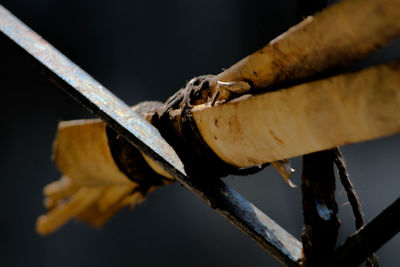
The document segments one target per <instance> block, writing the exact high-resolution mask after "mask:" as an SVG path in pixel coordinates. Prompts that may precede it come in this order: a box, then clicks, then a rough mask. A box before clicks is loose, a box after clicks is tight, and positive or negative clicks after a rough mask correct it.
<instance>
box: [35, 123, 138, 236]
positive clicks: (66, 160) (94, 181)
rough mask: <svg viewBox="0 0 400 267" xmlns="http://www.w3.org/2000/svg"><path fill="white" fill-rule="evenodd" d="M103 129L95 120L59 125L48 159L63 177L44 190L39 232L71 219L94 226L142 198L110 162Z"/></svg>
mask: <svg viewBox="0 0 400 267" xmlns="http://www.w3.org/2000/svg"><path fill="white" fill-rule="evenodd" d="M105 128H106V125H105V124H104V123H103V122H102V121H100V120H77V121H69V122H61V123H60V124H59V126H58V133H57V137H56V139H55V141H54V147H53V160H54V162H55V164H56V165H57V167H58V168H59V170H60V171H61V172H62V173H63V176H62V177H61V179H60V180H58V181H56V182H53V183H51V184H49V185H47V186H46V187H45V188H44V195H45V205H46V207H47V208H48V213H47V214H46V215H42V216H40V217H39V218H38V220H37V231H38V232H39V233H40V234H42V235H46V234H50V233H52V232H54V231H56V230H57V229H58V228H59V227H61V226H62V225H64V224H65V223H66V222H67V221H68V220H70V219H72V218H76V219H79V220H82V221H85V222H87V223H89V224H91V225H93V226H96V227H99V226H101V225H103V224H104V223H105V222H106V221H107V220H108V219H109V218H110V217H111V216H112V215H114V214H115V213H116V212H117V211H119V210H120V209H121V208H123V207H125V206H128V205H130V206H131V207H134V206H135V205H136V204H138V203H141V202H142V201H143V200H144V195H143V193H142V192H138V191H135V189H136V188H137V187H138V186H139V184H138V183H136V182H133V181H132V180H130V179H129V178H128V177H127V176H126V175H125V174H124V173H122V172H121V171H120V170H119V168H118V166H117V165H116V163H115V162H114V159H113V157H112V155H111V152H110V148H109V144H108V140H107V135H106V131H105Z"/></svg>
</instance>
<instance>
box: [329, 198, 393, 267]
mask: <svg viewBox="0 0 400 267" xmlns="http://www.w3.org/2000/svg"><path fill="white" fill-rule="evenodd" d="M399 231H400V198H398V199H397V200H396V201H394V202H393V203H392V204H391V205H390V206H389V207H387V208H386V209H384V210H383V211H382V212H381V213H380V214H379V215H378V216H376V217H375V218H374V219H373V220H372V221H370V222H369V223H367V224H366V225H365V226H363V227H362V228H361V229H360V230H358V231H357V232H355V233H354V234H353V235H352V236H351V237H349V238H348V239H347V240H346V241H345V242H344V243H343V244H342V245H340V246H339V247H338V248H337V249H336V251H335V253H334V255H333V256H332V257H331V258H329V259H328V260H327V261H326V265H327V266H332V267H333V266H358V265H359V264H361V263H362V262H363V261H365V260H366V258H367V257H368V256H369V255H371V254H372V253H374V252H375V251H376V250H378V249H379V248H380V247H381V246H382V245H383V244H385V243H386V242H387V241H389V240H390V239H391V238H392V237H394V236H395V235H396V234H397V233H398V232H399Z"/></svg>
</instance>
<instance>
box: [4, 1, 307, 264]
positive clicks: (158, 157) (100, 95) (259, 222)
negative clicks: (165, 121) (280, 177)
mask: <svg viewBox="0 0 400 267" xmlns="http://www.w3.org/2000/svg"><path fill="white" fill-rule="evenodd" d="M0 31H1V32H2V33H3V34H2V35H1V36H2V39H4V40H5V41H6V42H7V41H11V42H10V43H11V44H12V46H13V47H14V48H16V49H17V50H19V52H21V51H23V52H24V53H25V54H27V55H28V56H29V57H30V58H31V59H32V60H33V62H34V64H35V65H36V66H37V67H38V68H39V70H40V71H42V72H43V73H44V74H46V75H47V76H48V77H49V78H50V80H51V81H52V82H54V83H55V84H56V85H57V86H58V87H60V88H61V89H63V90H64V91H66V92H67V93H68V94H70V95H71V96H72V97H73V98H75V99H76V100H77V101H78V102H79V103H80V104H81V105H82V106H84V107H86V108H87V109H88V110H90V111H91V112H92V113H94V114H95V115H96V116H98V117H100V118H101V119H103V120H104V121H105V122H106V123H107V124H108V125H110V126H111V127H112V128H113V129H114V130H115V131H117V132H118V133H119V134H121V135H122V136H123V137H124V138H126V140H128V141H129V142H130V143H131V144H132V145H134V146H135V147H137V148H138V149H140V150H141V151H143V152H144V153H146V154H147V155H148V156H149V157H150V158H152V159H153V160H155V161H156V162H158V163H159V164H160V165H161V166H162V167H163V168H164V169H165V170H166V171H167V172H169V173H170V174H171V175H173V176H174V177H175V178H176V180H177V181H179V182H180V183H181V184H183V185H184V186H185V187H186V188H188V189H189V190H190V191H192V192H193V193H194V194H196V195H197V196H198V197H199V198H201V199H202V200H203V201H205V202H206V203H207V204H208V205H210V206H211V207H212V208H214V209H215V210H216V211H217V212H219V213H220V214H221V215H222V216H224V217H225V218H226V219H227V220H228V221H229V222H231V223H232V224H234V225H235V226H236V227H237V228H239V229H240V230H241V231H243V232H244V233H246V234H247V235H248V236H249V237H250V238H252V239H253V240H254V241H255V242H256V243H257V244H258V245H259V246H260V247H262V248H263V249H264V250H266V251H267V252H269V253H270V254H271V255H272V256H273V257H275V258H276V259H277V260H279V261H280V262H281V263H283V264H285V265H288V266H297V265H298V261H299V260H300V259H301V250H302V247H301V243H300V242H299V241H298V240H297V239H295V238H294V237H293V236H291V235H290V234H289V233H287V232H286V231H285V230H284V229H283V228H282V227H280V226H279V225H278V224H277V223H275V222H274V221H273V220H272V219H270V218H269V217H268V216H267V215H265V214H264V213H263V212H262V211H260V210H259V209H258V208H257V207H255V206H254V205H253V204H251V203H250V202H248V201H247V200H246V199H244V198H243V197H242V196H241V195H240V194H238V193H237V192H236V191H234V190H233V189H231V188H230V187H228V186H227V185H226V184H225V183H223V182H222V181H221V180H219V179H216V180H213V181H207V182H204V181H201V180H199V179H192V178H191V177H188V176H187V175H186V174H185V171H184V166H183V164H182V162H181V160H180V159H179V157H178V156H177V155H176V153H175V151H174V150H173V149H172V147H171V146H170V145H169V144H168V143H167V142H166V141H165V140H164V139H163V138H162V137H161V135H160V134H159V132H158V130H157V129H156V128H154V127H153V126H152V125H151V124H149V123H148V122H147V121H145V120H144V119H142V118H141V117H140V116H139V115H138V114H137V113H136V112H134V111H132V110H131V109H130V108H129V107H128V106H127V105H126V104H125V103H124V102H122V101H121V100H120V99H118V98H117V97H116V96H115V95H113V94H112V93H111V92H110V91H108V90H107V89H106V88H105V87H103V86H102V85H101V84H100V83H98V82H97V81H96V80H95V79H93V78H92V77H91V76H89V75H88V74H87V73H86V72H84V71H83V70H82V69H81V68H79V67H78V66H77V65H75V64H74V63H73V62H71V61H70V60H69V59H68V58H67V57H65V56H64V55H63V54H61V53H60V52H59V51H58V50H56V49H55V48H54V47H52V46H51V45H50V44H49V43H48V42H46V41H45V40H44V39H43V38H41V37H40V36H39V35H38V34H36V33H35V32H34V31H32V30H31V29H30V28H28V27H27V26H26V25H25V24H23V23H22V22H21V21H20V20H18V19H17V18H16V17H15V16H13V15H12V14H11V13H10V12H9V11H8V10H6V9H5V8H4V7H2V6H1V5H0ZM21 49H22V50H21Z"/></svg>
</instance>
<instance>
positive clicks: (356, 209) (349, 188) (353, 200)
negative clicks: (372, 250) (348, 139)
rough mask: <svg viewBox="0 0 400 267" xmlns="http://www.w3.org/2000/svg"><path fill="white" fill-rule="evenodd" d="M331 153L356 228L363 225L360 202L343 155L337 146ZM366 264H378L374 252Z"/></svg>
mask: <svg viewBox="0 0 400 267" xmlns="http://www.w3.org/2000/svg"><path fill="white" fill-rule="evenodd" d="M333 153H334V154H335V156H334V160H335V164H336V167H337V168H338V171H339V177H340V181H341V183H342V185H343V187H344V189H345V191H346V194H347V199H348V200H349V202H350V205H351V208H352V210H353V214H354V218H355V224H356V229H357V230H358V229H360V228H361V227H362V226H364V225H365V222H364V218H363V214H362V211H361V203H360V200H359V198H358V196H357V193H356V191H355V190H354V187H353V184H352V183H351V181H350V177H349V173H348V172H347V168H346V164H345V162H344V157H343V155H342V152H341V151H340V148H339V147H337V148H335V149H333ZM367 266H368V267H372V266H375V267H377V266H379V264H378V260H377V259H376V255H375V254H371V255H370V256H369V257H368V259H367Z"/></svg>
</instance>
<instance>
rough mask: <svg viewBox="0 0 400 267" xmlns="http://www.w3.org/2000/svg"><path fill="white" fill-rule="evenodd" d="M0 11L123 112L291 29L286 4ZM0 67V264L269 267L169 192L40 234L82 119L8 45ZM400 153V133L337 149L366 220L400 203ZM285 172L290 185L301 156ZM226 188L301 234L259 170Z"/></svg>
mask: <svg viewBox="0 0 400 267" xmlns="http://www.w3.org/2000/svg"><path fill="white" fill-rule="evenodd" d="M1 4H3V5H4V6H5V7H6V8H8V9H9V10H10V11H11V12H13V13H14V14H15V15H16V16H17V17H19V18H20V19H21V20H22V21H23V22H25V23H26V24H27V25H29V26H30V27H31V28H32V29H34V30H35V31H36V32H38V33H39V34H41V35H42V36H43V37H44V38H45V39H46V40H48V41H49V42H50V43H51V44H53V45H54V46H55V47H57V48H58V49H59V50H60V51H61V52H63V53H64V54H65V55H66V56H68V57H69V58H70V59H72V61H74V62H75V63H77V64H78V65H79V66H81V67H82V68H83V69H85V70H86V71H87V72H88V73H90V74H91V75H92V76H93V77H95V78H96V79H98V80H99V81H100V82H101V83H102V84H104V85H105V86H106V87H107V88H109V89H110V90H111V91H112V92H114V93H115V94H116V95H117V96H119V97H120V98H122V99H123V100H124V101H126V102H127V103H128V104H130V105H134V104H136V103H138V102H140V101H144V100H160V101H164V100H165V99H166V98H167V97H168V96H170V95H171V94H173V93H174V92H175V91H176V90H177V89H179V88H180V87H182V86H183V85H184V84H185V82H186V81H187V80H189V79H190V78H192V77H194V76H197V75H200V74H216V73H218V72H220V71H221V70H222V69H223V68H227V67H229V66H230V65H232V64H233V63H235V62H236V61H238V60H239V59H241V58H242V57H244V56H246V55H247V54H249V53H251V52H253V51H255V50H256V49H258V48H260V47H262V46H263V45H265V44H266V43H267V42H268V41H269V40H271V39H273V38H274V37H276V36H277V35H278V34H280V33H281V32H283V31H285V30H286V29H288V28H289V27H290V26H292V25H294V24H295V23H296V1H295V0H284V1H283V0H281V1H229V0H220V1H211V0H207V1H205V0H203V1H185V0H171V1H120V0H114V1H111V2H110V1H78V0H68V1H67V0H58V1H50V0H35V1H31V0H2V1H1ZM355 12H357V11H356V10H355ZM327 30H329V29H327ZM399 47H400V44H399V41H397V42H394V43H393V44H390V45H389V46H388V47H386V48H384V49H383V50H382V51H379V52H378V53H375V54H374V55H372V56H370V57H368V59H367V60H364V61H363V63H361V65H362V64H370V63H371V62H379V61H382V60H387V59H390V58H396V57H400V55H399V50H400V49H399ZM0 58H1V72H0V73H1V88H2V90H1V105H0V114H1V118H2V123H1V131H0V146H1V149H0V171H1V180H0V201H1V215H0V266H77V267H78V266H279V264H278V263H277V262H276V261H275V260H274V259H273V258H272V257H271V256H269V255H268V254H266V253H265V252H264V251H262V250H261V249H260V248H259V247H257V246H256V245H255V244H254V243H253V242H252V241H250V240H249V239H248V238H247V237H246V236H244V235H243V234H242V233H241V232H239V231H238V230H236V228H234V227H233V226H232V225H230V224H229V223H228V222H227V221H225V220H224V219H223V218H222V217H221V216H219V215H218V214H217V213H215V212H214V211H213V210H212V209H210V208H209V207H208V206H206V205H205V204H204V203H202V202H201V201H200V200H198V199H197V198H196V197H195V196H194V195H192V194H191V193H190V192H188V191H187V190H186V189H185V188H183V187H181V186H179V185H178V184H174V185H171V186H168V187H165V188H162V189H160V190H158V191H156V192H155V193H153V194H151V195H150V196H149V198H148V199H147V201H146V202H145V203H144V204H142V205H140V206H138V207H137V208H136V209H135V210H134V211H131V210H129V209H126V210H124V211H122V212H120V213H119V214H117V215H116V216H115V217H114V218H112V219H111V221H110V222H109V223H107V224H106V225H105V226H104V227H103V228H101V229H100V230H96V229H93V228H91V227H89V226H87V225H85V224H82V223H75V222H71V223H69V224H68V225H66V226H65V227H63V228H62V229H61V230H59V231H58V232H56V233H55V234H53V235H51V236H48V237H40V236H39V235H38V234H36V232H35V220H36V218H37V216H39V215H40V214H43V213H44V212H45V208H44V206H43V204H42V188H43V186H44V185H45V184H47V183H49V182H51V181H54V180H55V179H57V178H58V177H59V175H60V174H59V173H58V171H57V170H56V168H55V167H54V166H53V164H52V162H51V160H50V155H51V146H52V141H53V138H54V134H55V132H56V127H57V123H58V122H59V121H61V120H70V119H78V118H88V117H91V115H90V114H89V113H88V112H87V111H86V110H84V109H83V108H81V107H80V106H79V105H78V104H77V103H75V102H74V101H73V100H72V99H70V98H69V97H68V96H67V95H65V94H64V93H63V92H62V91H60V90H59V89H58V88H55V87H54V86H53V85H52V84H51V83H50V82H48V81H47V79H46V78H45V77H43V76H41V75H40V74H39V73H38V72H37V71H36V70H35V69H34V68H33V67H32V66H31V65H29V63H28V62H27V61H26V59H25V58H24V57H22V56H21V55H19V54H15V53H14V52H13V51H12V50H10V49H9V47H8V46H7V44H6V43H4V42H2V43H0ZM399 147H400V136H398V135H397V136H393V137H389V138H384V139H380V140H375V141H372V142H367V143H363V144H357V145H351V146H347V147H345V148H344V155H345V157H346V159H347V163H348V167H349V171H350V175H351V178H352V180H353V183H354V184H355V187H356V189H357V190H358V193H359V195H360V198H361V202H362V205H363V209H364V213H365V217H366V219H367V220H370V219H371V218H373V217H374V216H376V215H377V214H378V213H379V212H380V211H381V210H382V208H384V207H386V206H387V205H389V204H390V203H391V202H392V201H394V200H395V199H396V198H397V197H398V196H399V186H400V180H399V178H398V172H399V171H398V165H399V163H400V152H399V151H398V148H399ZM293 165H294V167H295V168H296V169H297V170H298V172H297V174H296V175H295V177H294V182H295V183H297V184H298V185H299V184H300V179H299V175H300V173H301V159H300V158H295V159H293ZM226 180H227V182H228V183H229V184H231V185H232V186H233V187H234V188H236V189H237V190H238V191H239V192H241V193H242V194H243V195H244V196H245V197H246V198H248V199H249V200H251V201H252V202H253V203H255V204H256V205H257V206H259V207H260V208H261V209H262V210H263V211H264V212H266V213H267V214H268V215H269V216H270V217H272V218H273V219H274V220H275V221H277V222H278V223H279V224H281V225H282V226H283V227H284V228H286V229H287V230H288V231H289V232H290V233H292V234H293V235H294V236H295V237H297V238H300V235H301V229H302V222H303V219H302V214H301V195H300V191H299V189H292V188H289V187H288V186H287V185H286V184H285V182H284V181H283V180H282V179H281V178H279V176H278V175H277V174H276V173H275V171H274V170H273V169H268V168H267V170H265V171H263V172H262V173H260V174H258V175H255V176H251V177H229V178H227V179H226ZM337 195H338V203H339V208H340V214H339V216H340V218H341V220H342V227H341V233H340V241H343V240H344V239H345V237H346V236H347V235H348V234H350V233H352V232H353V231H354V226H353V225H354V223H353V219H352V215H351V209H350V206H349V205H348V204H347V200H346V198H345V193H344V191H343V189H342V187H341V186H340V185H338V190H337ZM399 247H400V236H399V235H397V236H396V237H395V238H394V239H392V240H391V241H390V242H388V243H387V244H386V245H385V246H383V247H382V248H381V249H380V250H379V251H378V253H377V254H378V257H379V258H380V261H381V263H382V266H400V255H399V253H398V251H399Z"/></svg>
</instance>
